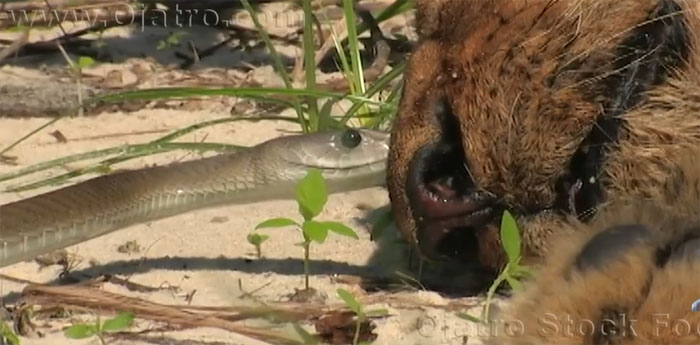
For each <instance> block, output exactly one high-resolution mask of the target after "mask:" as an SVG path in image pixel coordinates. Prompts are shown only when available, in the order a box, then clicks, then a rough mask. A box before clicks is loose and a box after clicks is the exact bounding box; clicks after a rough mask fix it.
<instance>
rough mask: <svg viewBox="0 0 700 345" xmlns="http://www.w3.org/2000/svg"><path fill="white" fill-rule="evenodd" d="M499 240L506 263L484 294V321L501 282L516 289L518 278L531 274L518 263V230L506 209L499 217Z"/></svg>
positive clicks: (519, 247)
mask: <svg viewBox="0 0 700 345" xmlns="http://www.w3.org/2000/svg"><path fill="white" fill-rule="evenodd" d="M501 242H502V246H503V250H504V251H505V252H506V256H507V258H508V263H507V264H506V266H505V267H504V268H503V270H502V271H501V273H500V274H499V275H498V277H497V278H496V280H494V282H493V284H491V287H489V290H488V292H487V294H486V304H485V306H484V312H483V316H482V320H483V321H486V322H488V320H489V309H490V306H491V300H492V298H493V295H494V294H495V293H496V289H497V288H498V287H499V286H500V285H501V283H503V282H504V281H506V282H508V285H510V287H511V288H512V289H513V290H518V289H520V288H521V283H520V280H521V279H524V278H529V277H531V276H532V272H531V271H530V270H529V269H528V268H527V267H525V266H522V265H520V259H521V258H522V256H521V254H520V251H521V240H520V232H519V231H518V225H517V223H516V221H515V218H514V217H513V215H512V214H511V213H510V212H508V211H505V212H503V218H502V219H501Z"/></svg>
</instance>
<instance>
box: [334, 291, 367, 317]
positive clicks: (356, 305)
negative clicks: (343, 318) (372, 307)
mask: <svg viewBox="0 0 700 345" xmlns="http://www.w3.org/2000/svg"><path fill="white" fill-rule="evenodd" d="M336 293H337V294H338V296H339V297H340V298H341V299H342V300H343V302H345V305H347V306H348V308H350V310H352V311H353V312H355V314H357V315H360V314H362V305H361V304H360V302H358V301H357V299H355V296H353V294H351V293H350V292H349V291H348V290H345V289H338V290H336Z"/></svg>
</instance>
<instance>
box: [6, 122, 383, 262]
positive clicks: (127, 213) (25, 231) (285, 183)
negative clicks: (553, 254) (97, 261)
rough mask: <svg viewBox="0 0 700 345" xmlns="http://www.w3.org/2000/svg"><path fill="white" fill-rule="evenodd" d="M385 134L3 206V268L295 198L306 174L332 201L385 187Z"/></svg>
mask: <svg viewBox="0 0 700 345" xmlns="http://www.w3.org/2000/svg"><path fill="white" fill-rule="evenodd" d="M388 141H389V134H388V133H385V132H380V131H373V130H364V129H362V130H355V129H345V130H338V131H329V132H319V133H311V134H303V135H291V136H282V137H279V138H274V139H271V140H269V141H266V142H263V143H261V144H259V145H257V146H254V147H252V148H249V149H246V150H242V151H238V152H235V153H229V154H221V155H218V156H213V157H209V158H203V159H198V160H191V161H185V162H178V163H173V164H170V165H165V166H157V167H149V168H143V169H137V170H130V171H124V172H119V173H114V174H109V175H103V176H99V177H96V178H93V179H90V180H86V181H84V182H80V183H77V184H74V185H71V186H68V187H65V188H61V189H58V190H55V191H52V192H48V193H45V194H40V195H37V196H34V197H31V198H27V199H23V200H19V201H16V202H12V203H9V204H5V205H1V206H0V267H3V266H7V265H11V264H14V263H17V262H20V261H23V260H29V259H32V258H34V257H36V256H37V255H42V254H45V253H48V252H51V251H53V250H56V249H61V248H65V247H68V246H70V245H73V244H77V243H80V242H83V241H86V240H89V239H92V238H95V237H98V236H101V235H104V234H107V233H109V232H112V231H116V230H119V229H122V228H124V227H127V226H129V225H133V224H138V223H143V222H147V221H151V220H157V219H161V218H166V217H170V216H173V215H177V214H180V213H183V212H188V211H192V210H196V209H201V208H205V207H213V206H217V205H224V204H236V203H239V204H240V203H251V202H257V201H263V200H271V199H286V198H292V197H293V196H294V186H295V184H296V182H298V181H299V180H300V179H301V178H303V176H304V175H305V174H306V172H307V171H308V169H310V168H316V169H319V170H320V171H321V172H322V173H323V176H324V178H325V180H326V184H327V188H328V191H329V192H330V193H337V192H342V191H349V190H356V189H362V188H367V187H372V186H381V185H384V183H385V174H386V173H385V165H386V156H387V153H388V150H389V143H388Z"/></svg>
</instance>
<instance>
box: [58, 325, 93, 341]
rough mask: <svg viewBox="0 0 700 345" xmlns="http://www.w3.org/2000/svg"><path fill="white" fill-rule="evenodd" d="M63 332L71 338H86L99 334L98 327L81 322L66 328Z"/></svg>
mask: <svg viewBox="0 0 700 345" xmlns="http://www.w3.org/2000/svg"><path fill="white" fill-rule="evenodd" d="M63 334H64V335H65V336H66V338H69V339H85V338H89V337H91V336H93V335H95V334H97V329H96V328H95V326H94V325H87V324H84V323H79V324H75V325H73V326H70V327H68V328H66V330H65V331H63Z"/></svg>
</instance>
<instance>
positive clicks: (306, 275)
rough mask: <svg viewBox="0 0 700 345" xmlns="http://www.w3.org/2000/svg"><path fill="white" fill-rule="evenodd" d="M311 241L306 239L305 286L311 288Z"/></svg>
mask: <svg viewBox="0 0 700 345" xmlns="http://www.w3.org/2000/svg"><path fill="white" fill-rule="evenodd" d="M310 244H311V241H308V240H307V241H304V288H305V289H306V290H308V289H309V247H310Z"/></svg>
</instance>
